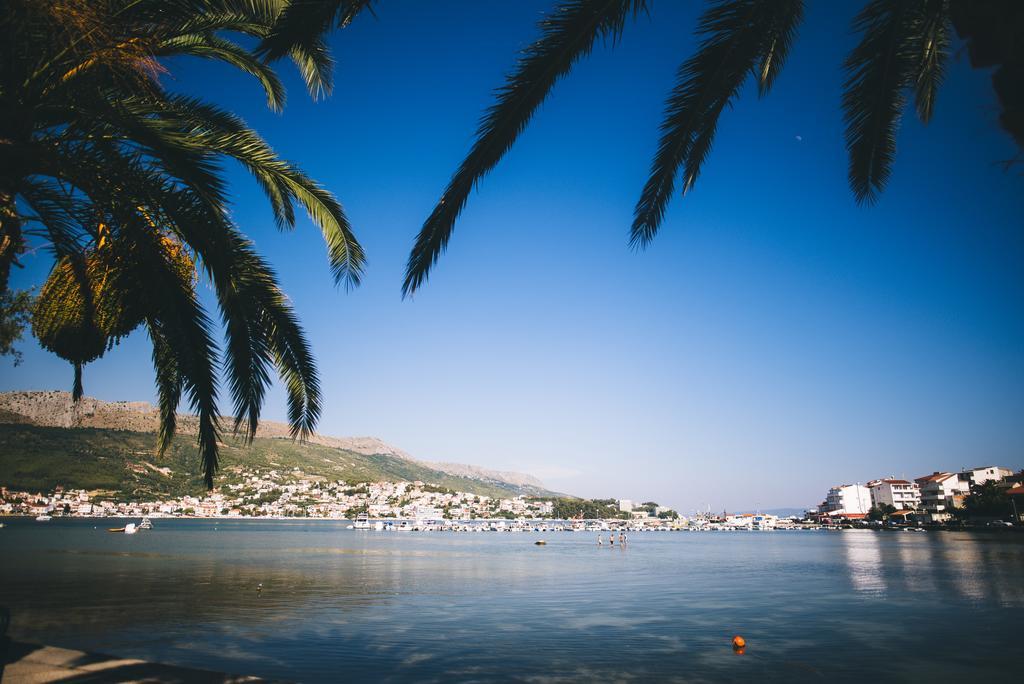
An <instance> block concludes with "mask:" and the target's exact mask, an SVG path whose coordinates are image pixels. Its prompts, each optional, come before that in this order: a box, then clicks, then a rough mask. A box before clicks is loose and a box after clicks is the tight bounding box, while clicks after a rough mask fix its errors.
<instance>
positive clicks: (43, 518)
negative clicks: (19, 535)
mask: <svg viewBox="0 0 1024 684" xmlns="http://www.w3.org/2000/svg"><path fill="white" fill-rule="evenodd" d="M49 520H53V516H52V515H37V516H36V522H47V521H49Z"/></svg>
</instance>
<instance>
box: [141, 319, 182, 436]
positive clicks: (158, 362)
mask: <svg viewBox="0 0 1024 684" xmlns="http://www.w3.org/2000/svg"><path fill="white" fill-rule="evenodd" d="M147 329H148V331H149V339H150V341H151V342H152V343H153V369H154V370H155V371H156V389H157V396H158V398H159V408H160V426H159V429H158V430H157V440H156V442H157V453H158V454H160V455H163V454H164V452H166V451H167V448H168V447H169V446H171V442H172V441H173V440H174V433H175V431H176V430H177V426H178V413H177V411H178V404H179V403H180V402H181V374H180V373H179V372H178V364H177V359H176V358H175V355H174V350H173V349H171V346H170V343H169V342H168V341H167V338H166V337H165V336H164V335H163V334H162V333H161V332H160V328H159V326H158V325H154V324H153V323H152V322H147Z"/></svg>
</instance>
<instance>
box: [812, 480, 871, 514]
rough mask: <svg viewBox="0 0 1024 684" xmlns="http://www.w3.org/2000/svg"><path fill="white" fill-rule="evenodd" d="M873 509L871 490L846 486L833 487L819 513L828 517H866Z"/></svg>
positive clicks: (857, 486) (853, 485) (859, 486)
mask: <svg viewBox="0 0 1024 684" xmlns="http://www.w3.org/2000/svg"><path fill="white" fill-rule="evenodd" d="M870 509H871V490H870V489H868V488H867V487H865V486H864V485H862V484H860V483H857V484H844V485H838V486H835V487H832V488H831V489H829V490H828V494H827V495H826V496H825V501H824V502H822V504H821V505H820V506H818V512H819V513H824V514H828V515H844V514H853V515H866V514H867V512H868V511H869V510H870Z"/></svg>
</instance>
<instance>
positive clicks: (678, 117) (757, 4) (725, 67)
mask: <svg viewBox="0 0 1024 684" xmlns="http://www.w3.org/2000/svg"><path fill="white" fill-rule="evenodd" d="M802 18H803V2H802V1H801V0H720V1H719V2H716V3H714V4H712V5H711V6H710V7H709V8H708V9H707V10H706V11H705V13H704V14H703V16H702V17H701V19H700V24H699V26H698V28H697V33H698V35H701V36H703V40H702V42H701V45H700V48H699V49H698V51H697V53H696V54H695V55H694V56H693V57H691V58H690V59H688V60H686V61H685V62H684V63H683V64H682V65H681V66H680V68H679V73H678V77H677V81H676V85H675V87H674V88H673V89H672V92H671V93H670V94H669V97H668V100H667V102H666V106H665V116H664V119H663V121H662V124H661V140H660V141H659V144H658V151H657V153H656V154H655V157H654V161H653V162H652V165H651V171H650V174H649V176H648V179H647V183H646V184H645V185H644V189H643V192H642V193H641V195H640V199H639V201H638V202H637V205H636V208H635V210H634V216H633V227H632V232H631V237H630V244H631V245H633V246H637V245H641V246H642V245H646V244H648V243H649V242H650V241H651V240H652V239H653V238H654V236H655V235H656V234H657V232H658V229H659V228H660V226H661V223H662V220H663V219H664V217H665V211H666V209H667V207H668V203H669V201H670V200H671V198H672V195H673V193H674V191H675V184H676V177H677V175H678V174H679V169H680V167H684V171H683V192H684V193H685V192H686V191H687V190H688V189H689V188H691V187H692V186H693V184H694V183H695V182H696V180H697V177H698V176H699V175H700V170H701V167H702V166H703V164H704V161H705V160H706V159H707V156H708V153H709V152H710V151H711V145H712V143H713V142H714V137H715V131H716V129H717V127H718V117H719V116H720V115H721V113H722V111H723V110H724V109H725V107H726V106H727V105H728V104H729V103H730V102H731V101H732V100H733V98H735V97H736V95H737V93H738V92H739V90H740V87H741V86H742V85H743V82H744V81H745V80H746V79H747V76H748V75H751V74H753V75H754V77H755V78H757V81H758V87H759V90H760V92H761V93H762V94H765V93H767V91H768V90H769V89H770V88H771V86H772V84H773V83H774V81H775V77H776V75H777V74H778V72H779V70H780V69H781V68H782V65H783V64H784V62H785V59H786V57H787V55H788V52H789V48H790V46H791V45H792V43H793V40H794V39H795V36H796V32H797V27H798V26H799V24H800V21H801V19H802Z"/></svg>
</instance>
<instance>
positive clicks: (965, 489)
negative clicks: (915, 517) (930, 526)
mask: <svg viewBox="0 0 1024 684" xmlns="http://www.w3.org/2000/svg"><path fill="white" fill-rule="evenodd" d="M914 482H916V483H917V486H918V488H919V489H920V492H921V508H923V509H924V510H926V511H928V513H929V514H930V516H931V519H932V520H934V521H936V522H940V521H942V520H946V519H948V518H949V517H950V513H949V512H950V511H951V510H952V509H954V508H961V507H962V506H963V501H964V497H965V496H967V495H968V494H970V493H971V492H970V485H969V484H968V482H967V481H966V480H964V479H962V478H961V477H960V476H959V475H957V474H956V473H938V472H936V473H932V474H931V475H925V476H924V477H919V478H917V479H916V480H914Z"/></svg>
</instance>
